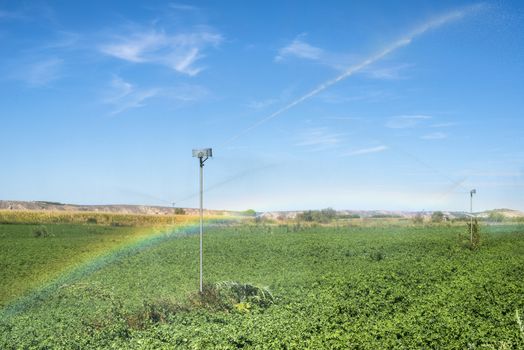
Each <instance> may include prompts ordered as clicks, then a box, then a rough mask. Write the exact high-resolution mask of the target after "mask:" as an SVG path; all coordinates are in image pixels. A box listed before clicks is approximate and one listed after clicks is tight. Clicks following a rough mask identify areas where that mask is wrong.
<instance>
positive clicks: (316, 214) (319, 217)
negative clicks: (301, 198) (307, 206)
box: [297, 208, 337, 223]
mask: <svg viewBox="0 0 524 350" xmlns="http://www.w3.org/2000/svg"><path fill="white" fill-rule="evenodd" d="M336 217H337V212H336V210H334V209H332V208H326V209H322V210H306V211H304V212H302V213H299V214H297V220H298V221H306V222H319V223H328V222H331V221H332V220H333V219H335V218H336Z"/></svg>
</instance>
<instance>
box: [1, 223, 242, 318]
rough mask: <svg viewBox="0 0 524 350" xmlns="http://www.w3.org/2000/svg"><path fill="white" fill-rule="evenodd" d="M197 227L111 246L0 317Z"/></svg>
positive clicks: (23, 298)
mask: <svg viewBox="0 0 524 350" xmlns="http://www.w3.org/2000/svg"><path fill="white" fill-rule="evenodd" d="M236 221H238V219H235V218H220V219H206V226H207V227H209V226H212V227H217V226H222V225H229V224H231V223H234V222H236ZM199 227H200V225H199V222H198V221H190V222H186V223H183V224H179V225H178V226H176V227H174V228H173V227H171V228H167V229H163V230H159V229H158V228H154V229H152V230H151V231H149V230H148V231H147V232H146V233H145V234H141V235H140V236H139V237H138V238H137V239H134V240H132V241H131V242H128V243H125V244H124V245H120V246H117V247H111V249H110V250H108V251H105V252H103V253H100V254H98V255H95V256H94V257H92V258H90V259H89V260H87V261H84V262H83V263H81V264H80V265H76V266H75V267H73V268H70V269H67V270H65V271H63V272H61V273H60V275H58V276H57V277H55V278H53V279H52V280H50V281H46V282H45V283H44V285H42V286H40V287H37V288H34V289H33V290H32V291H30V292H29V293H27V294H25V295H23V296H21V297H19V298H17V299H15V300H14V301H12V302H10V303H8V304H7V305H6V306H5V307H4V308H3V309H2V310H0V318H1V319H4V320H6V319H8V318H10V317H13V316H15V315H17V314H19V313H21V312H23V311H25V310H27V309H29V308H31V307H32V306H33V305H35V304H37V303H38V302H39V301H43V300H45V299H47V297H48V296H50V295H51V294H52V293H54V292H55V291H56V290H58V289H59V288H60V287H62V286H64V285H68V284H72V283H75V282H77V281H79V280H81V279H82V278H85V277H87V276H89V275H90V274H92V273H94V272H96V271H98V270H100V269H102V268H103V267H105V266H107V265H110V264H112V263H114V262H116V261H118V260H120V259H123V258H126V257H129V256H132V255H135V254H138V253H140V252H142V251H145V250H147V249H149V248H151V247H154V246H157V245H158V244H161V243H162V242H165V241H167V240H171V239H175V238H178V237H183V236H187V235H193V234H196V233H198V232H199Z"/></svg>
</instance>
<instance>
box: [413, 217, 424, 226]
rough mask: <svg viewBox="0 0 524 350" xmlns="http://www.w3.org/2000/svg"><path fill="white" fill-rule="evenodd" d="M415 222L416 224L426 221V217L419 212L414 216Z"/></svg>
mask: <svg viewBox="0 0 524 350" xmlns="http://www.w3.org/2000/svg"><path fill="white" fill-rule="evenodd" d="M413 223H414V224H416V225H420V224H423V223H424V217H423V216H422V215H420V214H417V215H415V216H414V217H413Z"/></svg>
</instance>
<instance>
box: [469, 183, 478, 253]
mask: <svg viewBox="0 0 524 350" xmlns="http://www.w3.org/2000/svg"><path fill="white" fill-rule="evenodd" d="M475 193H477V190H476V189H472V190H471V191H469V230H470V236H469V239H470V243H471V245H472V246H473V195H474V194H475Z"/></svg>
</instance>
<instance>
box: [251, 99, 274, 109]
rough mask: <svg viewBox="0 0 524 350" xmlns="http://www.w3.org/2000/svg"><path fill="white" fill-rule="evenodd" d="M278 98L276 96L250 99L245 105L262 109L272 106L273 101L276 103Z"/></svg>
mask: <svg viewBox="0 0 524 350" xmlns="http://www.w3.org/2000/svg"><path fill="white" fill-rule="evenodd" d="M278 101H279V99H277V98H268V99H265V100H260V101H254V100H253V101H250V102H249V103H248V104H247V106H248V107H249V108H252V109H264V108H266V107H269V106H272V105H274V104H275V103H278Z"/></svg>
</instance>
